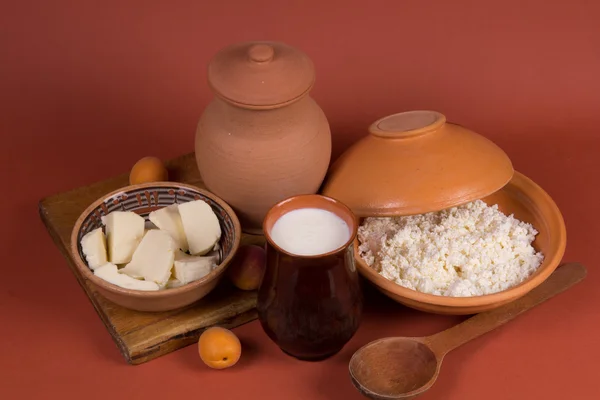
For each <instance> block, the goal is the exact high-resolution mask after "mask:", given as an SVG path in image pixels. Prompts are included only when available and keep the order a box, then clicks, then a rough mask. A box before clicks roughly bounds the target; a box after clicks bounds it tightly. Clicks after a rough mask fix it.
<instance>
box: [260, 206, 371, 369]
mask: <svg viewBox="0 0 600 400" xmlns="http://www.w3.org/2000/svg"><path fill="white" fill-rule="evenodd" d="M301 208H318V209H322V210H327V211H329V212H332V213H334V214H336V215H337V216H338V217H340V218H341V219H342V220H344V222H345V223H346V225H347V226H348V228H349V229H350V232H351V234H350V237H349V239H348V241H347V242H346V243H345V244H343V245H342V246H341V247H340V248H338V249H335V250H332V251H330V252H328V253H325V254H319V255H313V256H298V255H294V254H291V253H289V252H288V251H286V250H285V249H282V248H281V247H279V246H278V245H277V244H276V243H275V242H274V241H273V239H272V237H271V229H272V227H273V225H274V224H275V222H277V220H278V219H279V218H281V216H282V215H284V214H286V213H288V212H290V211H293V210H297V209H301ZM357 229H358V221H357V219H356V217H355V216H354V214H353V213H352V211H350V209H349V208H348V207H347V206H345V205H344V204H342V203H340V202H339V201H337V200H334V199H331V198H328V197H324V196H319V195H303V196H294V197H291V198H288V199H285V200H283V201H282V202H280V203H277V204H276V205H275V206H273V208H271V209H270V210H269V212H268V213H267V216H266V217H265V221H264V228H263V231H264V232H265V238H266V239H267V268H266V271H265V275H264V277H263V281H262V283H261V285H260V288H259V290H258V300H257V304H256V308H257V311H258V318H259V321H260V323H261V325H262V327H263V329H264V330H265V332H266V333H267V335H268V336H269V338H271V340H273V341H274V342H275V343H276V344H277V345H278V346H279V347H280V348H281V349H282V350H283V351H284V352H286V353H288V354H290V355H291V356H293V357H296V358H298V359H301V360H312V361H315V360H323V359H325V358H328V357H331V356H333V355H334V354H336V353H338V352H339V351H340V350H342V348H343V347H344V346H345V345H346V343H348V341H349V340H350V339H351V338H352V336H354V334H355V333H356V330H357V329H358V326H359V324H360V320H361V316H362V309H363V298H362V292H361V286H360V282H359V275H358V272H357V271H356V266H355V262H354V256H353V248H352V243H353V241H354V238H355V237H356V232H357Z"/></svg>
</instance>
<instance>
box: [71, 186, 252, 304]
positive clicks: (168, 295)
mask: <svg viewBox="0 0 600 400" xmlns="http://www.w3.org/2000/svg"><path fill="white" fill-rule="evenodd" d="M193 200H204V201H205V202H207V203H208V204H209V205H210V206H211V207H212V209H213V210H214V211H215V213H216V214H217V217H218V219H219V222H220V225H221V231H222V235H221V240H220V241H219V247H220V249H219V260H220V263H219V265H218V266H217V267H216V268H215V269H214V270H213V271H211V272H210V273H209V274H208V275H206V276H205V277H203V278H202V279H199V280H197V281H194V282H190V283H188V284H186V285H183V286H180V287H178V288H173V289H164V290H159V291H143V290H132V289H125V288H122V287H120V286H116V285H113V284H111V283H108V282H107V281H105V280H103V279H100V278H98V277H97V276H95V275H94V273H93V272H92V270H91V269H90V268H89V267H88V265H87V262H86V261H85V256H84V254H83V252H82V251H81V245H80V242H81V238H82V237H83V236H84V235H85V234H86V233H88V232H90V231H92V230H94V229H96V228H99V227H101V226H102V222H101V219H100V217H101V216H103V215H107V214H108V213H110V212H112V211H134V212H136V213H137V214H139V215H141V216H142V217H144V219H146V222H147V223H148V214H150V212H152V211H154V210H157V209H159V208H163V207H166V206H168V205H170V204H173V203H185V202H188V201H193ZM241 234H242V231H241V228H240V223H239V221H238V218H237V216H236V215H235V213H234V211H233V210H232V209H231V207H229V205H227V204H226V203H225V202H224V201H223V200H221V199H219V198H218V197H217V196H215V195H214V194H212V193H210V192H207V191H205V190H202V189H199V188H197V187H194V186H191V185H186V184H182V183H175V182H156V183H146V184H141V185H132V186H126V187H124V188H122V189H119V190H116V191H114V192H112V193H109V194H107V195H105V196H103V197H101V198H100V199H98V200H96V201H95V202H94V203H93V204H92V205H90V206H89V207H88V208H87V209H86V210H85V211H84V212H83V213H82V214H81V215H80V217H79V218H78V219H77V222H76V223H75V227H74V228H73V231H72V233H71V253H72V254H73V258H74V260H75V265H76V267H77V268H78V269H79V271H80V272H81V274H82V275H83V276H84V277H85V279H87V280H89V281H90V282H92V284H93V285H94V286H95V288H96V289H97V290H98V292H100V294H102V295H103V296H104V297H106V298H107V299H108V300H110V301H112V302H113V303H115V304H118V305H120V306H123V307H126V308H129V309H133V310H137V311H168V310H174V309H177V308H180V307H184V306H187V305H189V304H191V303H194V302H196V301H198V300H200V299H201V298H203V297H204V296H206V295H207V294H208V293H210V291H211V290H213V289H214V288H215V286H216V285H217V283H218V282H219V281H220V279H221V277H222V275H223V272H224V271H225V269H226V267H227V265H228V264H229V263H230V261H231V260H232V258H233V256H234V254H235V253H236V251H237V249H238V247H239V245H240V240H241Z"/></svg>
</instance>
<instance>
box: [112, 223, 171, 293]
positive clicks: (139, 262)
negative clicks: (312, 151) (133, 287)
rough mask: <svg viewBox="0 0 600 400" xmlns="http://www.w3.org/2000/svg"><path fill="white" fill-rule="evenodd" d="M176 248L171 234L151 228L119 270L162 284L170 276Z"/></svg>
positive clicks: (131, 275) (134, 276)
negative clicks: (129, 259)
mask: <svg viewBox="0 0 600 400" xmlns="http://www.w3.org/2000/svg"><path fill="white" fill-rule="evenodd" d="M176 250H177V246H176V245H175V241H174V240H173V238H172V237H171V235H169V234H168V233H167V232H165V231H161V230H159V229H151V230H149V231H148V233H146V235H144V238H143V239H142V241H141V242H140V245H139V246H138V247H137V249H136V250H135V252H134V253H133V257H132V258H131V262H130V263H129V264H127V265H126V266H125V268H123V269H121V270H120V271H119V272H120V273H122V274H127V275H129V276H130V277H132V278H144V279H145V280H147V281H152V282H155V283H157V284H158V285H159V286H164V285H165V284H166V283H167V281H168V280H169V277H170V276H171V268H172V267H173V261H174V258H175V251H176Z"/></svg>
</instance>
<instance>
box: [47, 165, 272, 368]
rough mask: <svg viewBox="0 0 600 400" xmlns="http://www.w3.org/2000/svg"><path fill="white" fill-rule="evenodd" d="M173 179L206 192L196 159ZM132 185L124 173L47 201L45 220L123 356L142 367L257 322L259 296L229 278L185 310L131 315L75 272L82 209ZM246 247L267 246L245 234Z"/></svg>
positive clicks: (173, 168) (176, 169) (174, 169)
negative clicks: (74, 245) (73, 246)
mask: <svg viewBox="0 0 600 400" xmlns="http://www.w3.org/2000/svg"><path fill="white" fill-rule="evenodd" d="M167 168H168V170H169V179H170V180H171V181H177V182H184V183H188V184H192V185H195V186H198V187H200V188H205V186H204V185H203V183H202V180H201V178H200V174H199V173H198V169H197V167H196V163H195V160H194V155H193V154H187V155H185V156H182V157H179V158H176V159H174V160H171V161H169V162H168V163H167ZM127 184H128V176H127V174H123V175H120V176H117V177H114V178H111V179H108V180H105V181H102V182H97V183H94V184H91V185H89V186H84V187H80V188H77V189H73V190H71V191H68V192H65V193H60V194H56V195H54V196H50V197H47V198H44V199H42V200H41V201H40V203H39V213H40V216H41V218H42V220H43V222H44V224H45V225H46V228H47V229H48V232H49V233H50V236H51V237H52V239H53V240H54V243H55V244H56V246H57V247H58V248H59V250H60V251H61V253H62V254H63V255H64V256H65V258H66V259H67V261H68V265H69V267H70V268H71V271H73V273H74V275H75V277H76V278H77V280H78V281H79V284H80V285H81V287H82V288H83V289H84V290H85V292H86V294H87V295H88V297H89V299H90V301H91V302H92V304H93V305H94V308H95V309H96V312H97V313H98V315H99V316H100V318H101V319H102V321H103V322H104V325H105V326H106V328H107V329H108V331H109V332H110V334H111V336H112V337H113V339H114V341H115V343H116V344H117V346H118V347H119V350H120V351H121V353H122V354H123V357H125V359H126V360H127V362H128V363H130V364H141V363H144V362H146V361H150V360H152V359H154V358H157V357H160V356H162V355H165V354H168V353H170V352H172V351H175V350H177V349H180V348H182V347H184V346H187V345H190V344H192V343H195V342H196V341H197V340H198V336H199V335H200V334H201V333H202V331H203V330H204V329H206V328H208V327H211V326H214V325H219V326H223V327H226V328H233V327H236V326H239V325H241V324H244V323H246V322H249V321H252V320H254V319H255V318H256V310H255V305H256V292H255V291H252V292H245V291H242V290H238V289H236V288H234V287H233V286H232V285H231V284H230V283H229V281H228V280H227V279H223V280H222V281H221V283H220V284H219V286H217V288H216V289H215V290H214V291H213V292H212V293H210V294H209V295H208V296H207V297H205V298H204V299H202V300H200V301H199V302H197V303H194V304H192V305H190V306H188V307H184V308H182V309H178V310H173V311H167V312H160V313H144V312H138V311H133V310H128V309H126V308H123V307H121V306H118V305H116V304H114V303H111V302H110V301H108V300H106V299H105V298H104V297H102V296H101V295H100V294H99V293H98V292H97V291H96V290H95V289H94V287H93V286H92V285H91V284H90V282H89V281H88V280H87V279H85V278H84V277H83V276H82V275H81V274H80V273H79V272H77V270H76V268H74V262H73V259H72V256H71V252H70V251H69V241H70V236H71V230H72V229H73V226H74V224H75V221H76V220H77V218H78V217H79V215H80V214H81V212H83V210H84V209H85V208H86V207H87V206H88V205H90V204H91V203H92V202H94V201H95V200H96V199H98V198H99V197H101V196H102V195H104V194H106V193H108V192H110V191H112V190H115V189H118V188H119V187H123V186H126V185H127ZM242 243H247V244H260V245H262V244H263V243H264V237H263V236H254V235H244V236H243V237H242Z"/></svg>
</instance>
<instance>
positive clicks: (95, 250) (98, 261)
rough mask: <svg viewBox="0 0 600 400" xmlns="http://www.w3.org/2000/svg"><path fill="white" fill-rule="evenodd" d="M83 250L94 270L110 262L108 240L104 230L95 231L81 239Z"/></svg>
mask: <svg viewBox="0 0 600 400" xmlns="http://www.w3.org/2000/svg"><path fill="white" fill-rule="evenodd" d="M81 250H82V251H83V254H84V255H85V259H86V261H87V263H88V266H89V267H90V268H91V269H92V270H94V269H96V268H98V267H100V266H102V265H104V264H106V263H107V262H108V259H107V255H106V238H105V237H104V233H103V232H102V228H97V229H94V230H93V231H91V232H88V233H86V234H85V235H84V236H83V237H82V238H81Z"/></svg>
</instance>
